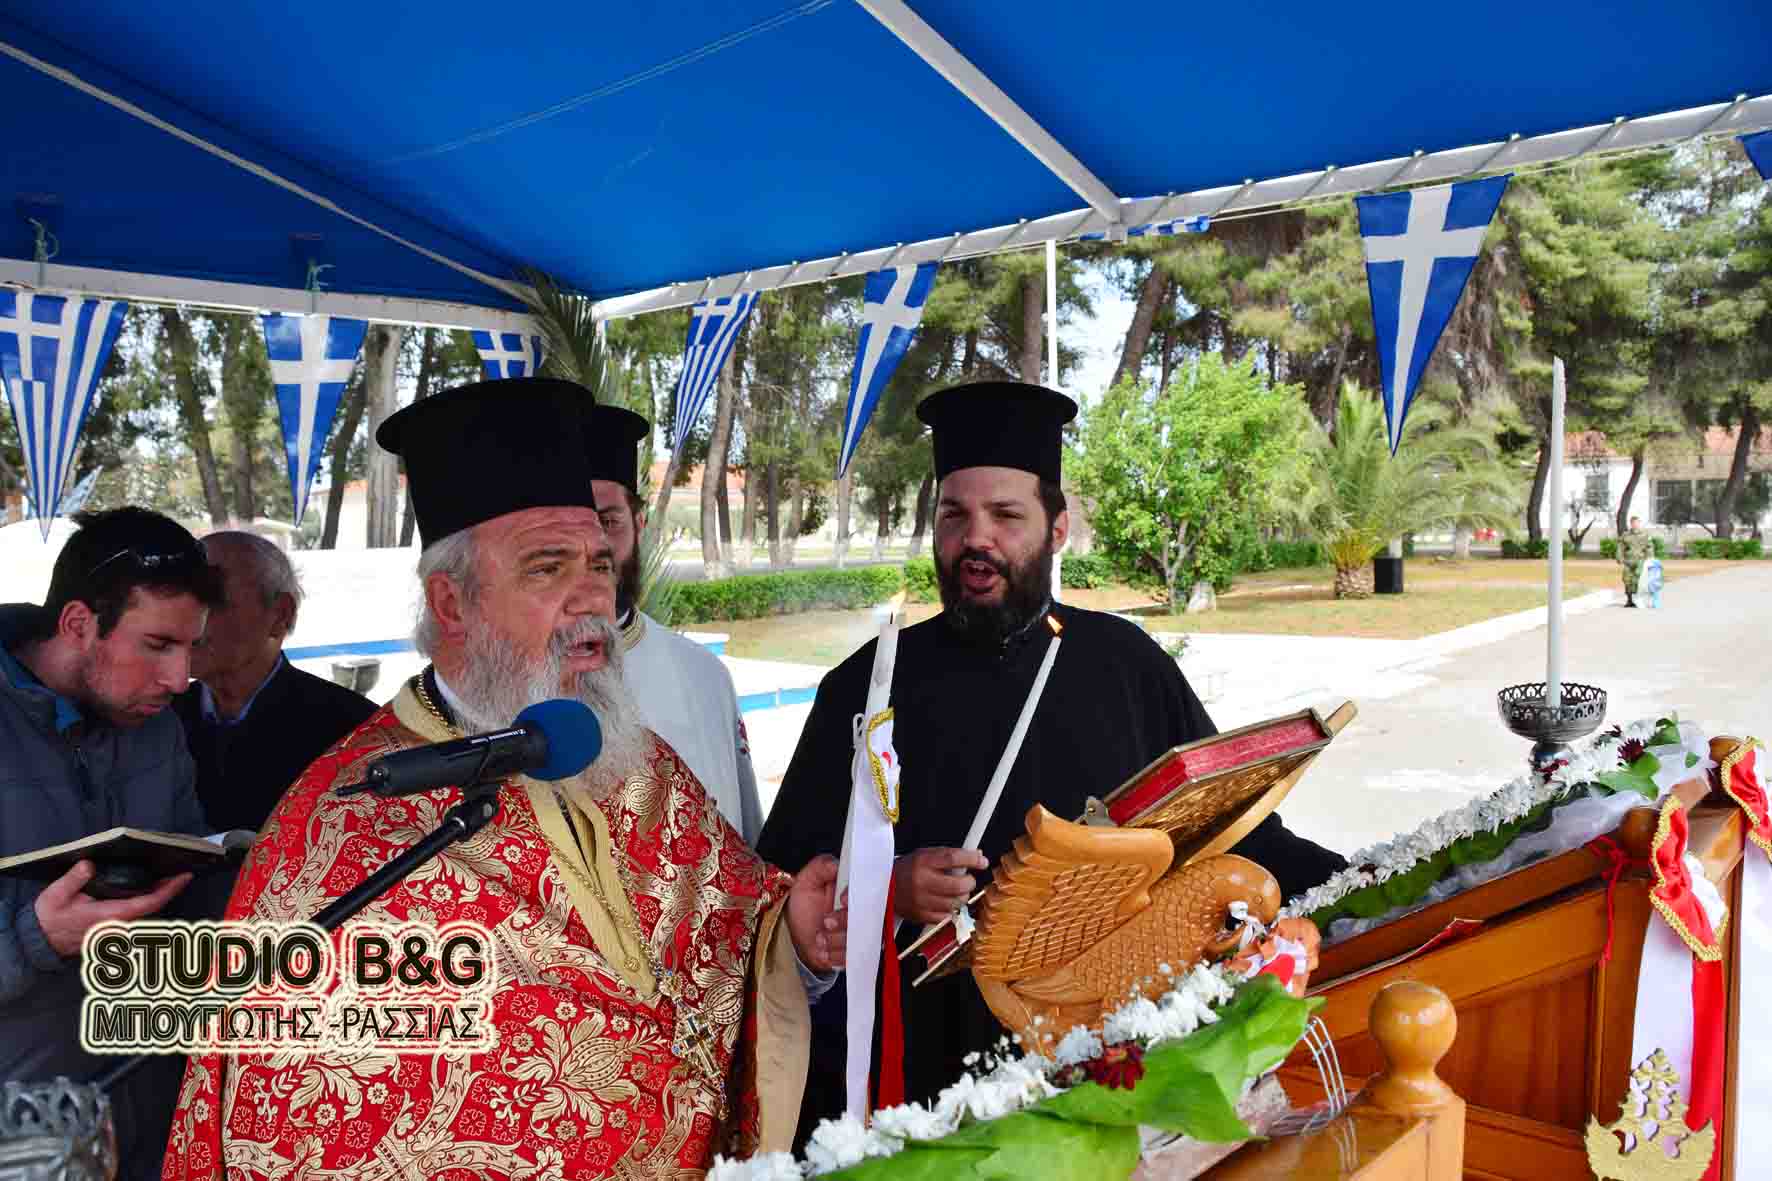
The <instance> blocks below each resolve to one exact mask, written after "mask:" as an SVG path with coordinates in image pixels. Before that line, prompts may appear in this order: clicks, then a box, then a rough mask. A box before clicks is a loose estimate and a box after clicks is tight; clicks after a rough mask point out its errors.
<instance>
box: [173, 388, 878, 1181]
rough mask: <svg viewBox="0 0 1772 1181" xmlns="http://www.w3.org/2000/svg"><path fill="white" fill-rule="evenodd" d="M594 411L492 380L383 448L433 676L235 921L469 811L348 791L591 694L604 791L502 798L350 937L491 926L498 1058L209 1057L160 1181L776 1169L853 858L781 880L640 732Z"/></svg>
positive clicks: (337, 764) (298, 913)
mask: <svg viewBox="0 0 1772 1181" xmlns="http://www.w3.org/2000/svg"><path fill="white" fill-rule="evenodd" d="M590 405H591V398H590V394H589V392H588V391H586V390H584V389H582V388H581V387H578V386H575V385H571V384H569V383H565V382H558V381H550V380H544V379H534V378H530V379H520V380H511V381H497V382H485V383H480V384H477V385H471V386H466V387H462V388H459V389H455V390H451V391H448V392H446V393H443V394H440V395H437V396H435V397H432V398H428V399H426V400H425V401H423V402H420V403H416V404H414V405H413V406H411V407H409V408H407V409H405V410H403V411H401V412H399V413H398V414H395V415H393V416H392V417H390V418H389V419H388V420H387V422H385V423H384V424H383V425H382V427H381V429H380V430H379V431H377V433H376V441H377V442H378V443H379V444H380V445H381V446H382V447H384V448H386V449H387V450H389V451H392V452H394V453H396V454H398V455H400V456H401V457H402V458H403V459H404V460H405V463H406V471H407V481H408V487H409V489H410V495H411V496H412V500H413V506H414V510H415V512H416V515H417V518H418V525H419V529H420V532H421V535H422V539H423V541H424V551H423V554H422V556H421V558H420V562H419V576H420V580H421V582H422V583H423V591H424V602H423V605H422V607H421V612H420V619H419V623H418V628H417V637H416V638H417V642H418V646H419V648H420V650H421V651H422V652H424V654H425V655H427V656H428V657H429V658H430V660H431V662H432V663H431V665H430V667H428V668H426V669H425V670H424V672H422V673H421V674H420V675H418V676H416V677H414V678H413V679H412V680H411V681H409V682H408V683H407V684H406V686H405V687H404V688H403V689H402V690H401V691H400V693H399V695H398V696H396V697H395V699H394V700H393V701H392V702H391V703H389V705H387V706H385V707H383V708H382V709H380V710H378V711H377V712H376V713H375V714H374V715H373V716H372V717H370V718H369V720H368V721H366V722H365V723H364V724H363V725H362V726H360V727H359V728H358V729H357V730H355V731H354V732H353V733H351V734H350V735H348V736H346V737H345V738H344V739H342V740H340V741H339V742H338V743H337V744H336V745H335V746H334V747H333V748H332V749H331V750H330V751H328V752H327V753H326V754H324V755H322V756H321V757H320V758H319V759H318V760H316V761H315V762H314V764H313V765H312V766H310V767H309V768H308V770H307V771H306V772H305V773H304V774H303V776H302V777H301V778H300V779H299V780H298V781H297V782H296V783H295V785H294V786H293V787H292V788H291V789H290V790H289V791H288V792H287V793H286V794H285V795H284V797H283V799H282V801H281V802H280V803H279V804H278V806H277V808H276V810H275V811H274V812H273V813H272V814H271V817H270V819H269V820H268V821H267V823H266V825H265V828H264V829H263V831H262V832H261V834H260V836H259V839H258V842H257V844H256V845H255V846H254V847H253V851H252V854H251V856H250V857H249V859H248V861H247V863H246V866H245V868H244V869H243V870H242V872H241V874H240V878H239V881H238V884H237V885H236V887H235V891H234V896H233V899H232V901H231V902H230V904H229V907H228V911H227V917H228V918H229V919H232V920H241V921H248V920H250V921H266V922H295V921H300V920H305V919H308V918H309V917H311V916H312V915H313V914H314V913H315V912H316V911H318V910H319V909H320V908H322V907H323V906H325V905H326V904H328V903H329V902H331V901H333V900H335V899H337V898H338V897H340V896H341V895H343V894H345V893H346V892H347V891H349V890H350V889H351V888H352V887H354V886H356V885H357V884H359V883H360V882H362V881H363V880H364V879H365V878H366V877H368V876H369V874H370V873H372V872H373V871H374V870H375V869H376V868H378V867H379V866H381V865H383V864H385V863H386V862H388V861H389V860H390V859H392V858H393V857H394V856H395V855H397V854H398V853H399V852H401V851H402V850H403V849H404V848H406V847H407V846H409V845H411V844H412V843H413V842H414V841H416V840H418V839H419V838H420V837H422V836H423V835H425V834H426V833H428V832H430V831H432V830H433V829H435V828H436V827H437V825H438V824H439V822H440V821H441V820H442V819H443V817H444V815H445V814H446V813H447V812H448V811H449V809H450V808H451V807H453V806H454V805H455V804H456V803H458V802H459V801H460V799H461V793H460V791H458V790H457V789H456V788H446V789H439V790H436V791H432V792H428V793H424V794H421V795H415V796H410V797H404V798H393V799H381V798H379V797H376V796H374V795H370V794H361V795H353V796H350V797H346V798H341V797H340V796H339V795H338V794H336V792H335V791H334V789H335V788H336V787H339V786H343V785H345V784H352V783H356V782H358V781H360V780H361V779H362V777H363V772H364V770H365V768H366V766H367V764H368V763H369V762H370V761H371V760H373V759H376V758H378V757H381V756H383V755H387V754H389V753H392V752H394V751H398V750H404V749H410V748H412V747H416V746H420V745H423V744H425V743H432V742H443V741H448V740H451V739H454V738H459V737H461V736H463V735H465V734H472V733H476V732H479V731H483V730H489V729H495V728H500V727H504V726H506V725H508V724H509V723H510V721H511V719H512V718H513V717H514V716H515V715H516V714H517V713H519V712H520V711H521V710H522V709H524V708H525V707H526V706H528V705H531V704H533V703H535V702H538V701H543V700H547V699H550V698H555V697H570V698H576V699H577V700H580V701H582V702H584V703H585V704H586V705H589V706H590V707H591V708H592V710H593V711H595V713H596V714H597V715H598V717H599V719H600V720H601V723H602V729H603V749H602V753H601V755H600V756H599V757H598V759H597V760H596V761H595V762H593V763H592V764H591V765H590V767H589V768H587V769H586V770H585V771H584V772H583V773H582V774H581V775H579V776H578V777H577V778H576V779H573V780H569V781H565V782H560V783H541V782H535V781H532V780H529V779H527V778H521V777H519V778H514V779H511V780H509V781H507V782H505V783H504V784H503V785H502V787H501V790H500V792H499V797H498V802H499V813H498V816H497V817H496V819H494V820H493V821H492V823H491V824H490V825H489V826H488V827H487V828H485V829H484V830H483V831H481V832H480V833H479V834H477V835H476V836H474V837H472V838H471V839H469V840H467V841H466V842H463V843H458V844H455V845H451V846H450V847H449V848H448V849H446V850H445V851H444V852H443V853H442V855H441V856H439V857H438V858H437V859H435V860H434V861H431V862H429V863H428V864H427V865H425V866H424V867H422V868H420V869H419V870H418V871H416V872H415V873H413V874H412V875H411V876H410V877H408V878H407V879H406V880H405V881H403V882H401V883H400V884H399V885H397V886H395V887H394V888H392V889H390V890H389V891H387V892H386V893H385V894H383V895H382V896H381V897H380V898H379V899H377V900H376V901H375V902H374V903H373V904H372V905H371V906H370V907H369V908H368V909H367V910H366V911H364V912H363V913H362V915H361V916H360V918H358V919H354V920H352V921H351V922H350V923H347V924H346V926H345V928H344V933H346V934H348V933H349V931H350V930H351V928H352V926H353V925H354V924H356V923H359V922H375V923H378V924H382V925H390V926H398V925H400V924H403V923H410V922H417V923H423V924H435V925H441V924H444V923H448V922H451V921H456V920H467V921H472V922H474V923H477V924H479V925H481V926H483V927H486V928H489V929H491V930H492V931H493V933H494V937H495V939H496V941H497V946H498V957H497V961H496V962H497V970H498V980H497V987H496V991H495V993H494V998H493V1001H492V1005H491V1010H490V1015H489V1022H490V1024H491V1025H492V1026H493V1027H494V1028H495V1029H496V1031H497V1042H496V1045H495V1046H494V1048H492V1049H491V1050H490V1051H486V1052H475V1053H455V1054H446V1053H443V1054H436V1055H432V1054H429V1053H416V1054H415V1053H403V1052H402V1051H401V1049H400V1047H399V1046H398V1045H397V1044H394V1045H381V1046H371V1047H369V1048H367V1049H364V1048H357V1049H353V1050H349V1051H347V1050H344V1049H339V1050H320V1051H318V1052H314V1053H303V1054H287V1053H285V1054H281V1055H274V1054H257V1055H253V1054H242V1055H238V1056H226V1057H224V1056H221V1055H207V1056H204V1055H194V1056H193V1057H192V1059H191V1062H190V1066H189V1068H188V1070H187V1072H186V1075H185V1081H184V1086H183V1088H182V1089H181V1091H180V1094H179V1101H178V1111H177V1114H176V1117H175V1119H174V1123H173V1131H172V1138H171V1142H170V1143H169V1145H168V1151H167V1160H166V1166H165V1172H164V1176H165V1177H167V1178H188V1177H217V1178H219V1177H221V1176H223V1175H226V1176H227V1177H229V1178H230V1179H233V1178H240V1179H259V1178H270V1177H283V1176H288V1175H304V1176H306V1175H316V1176H318V1175H327V1176H350V1177H353V1178H360V1179H363V1181H395V1179H401V1181H404V1179H406V1178H412V1177H456V1176H460V1177H463V1178H466V1177H474V1178H488V1179H501V1181H502V1179H511V1178H530V1177H560V1176H607V1175H611V1174H620V1175H630V1174H631V1175H645V1176H697V1175H699V1174H700V1173H701V1171H703V1170H705V1169H706V1168H707V1167H708V1165H709V1163H710V1161H711V1160H712V1158H713V1156H714V1154H715V1153H716V1152H721V1153H725V1154H727V1155H729V1156H733V1155H748V1154H749V1153H750V1152H752V1151H757V1150H760V1149H776V1148H786V1147H787V1146H788V1144H789V1142H790V1140H791V1137H792V1134H793V1129H794V1122H795V1118H796V1115H797V1111H798V1107H799V1102H800V1092H801V1088H802V1086H803V1084H804V1080H805V1076H806V1054H807V1029H808V1017H807V997H808V992H809V991H811V992H812V993H817V992H819V991H821V990H823V989H824V988H828V987H829V985H830V983H831V982H832V980H833V979H834V977H835V970H836V969H837V968H838V967H840V966H841V964H842V956H843V941H842V937H841V932H842V929H843V916H842V914H841V912H839V911H837V910H836V909H835V898H834V893H835V891H834V884H835V877H836V864H835V861H834V860H833V859H831V858H828V857H825V858H819V859H816V860H814V861H813V862H812V863H810V864H808V865H807V866H806V867H805V868H804V869H803V870H802V871H801V872H800V873H799V874H798V875H797V876H794V877H790V876H789V875H788V874H786V873H784V872H782V871H781V870H779V869H776V868H774V867H772V866H769V865H766V864H764V863H763V862H762V861H761V860H759V859H758V858H757V857H756V855H755V854H754V853H752V852H751V851H750V849H749V847H748V846H747V845H746V844H745V843H744V841H743V840H742V839H741V838H740V836H739V834H738V833H737V832H735V831H734V830H733V829H732V827H731V826H730V825H728V824H727V823H726V822H725V821H724V820H723V819H722V818H721V816H720V813H719V812H718V811H717V810H716V809H715V807H714V805H713V803H712V802H711V801H710V800H709V798H708V795H707V793H706V792H705V791H704V790H703V787H702V785H701V784H700V783H699V782H698V781H697V779H696V777H695V775H694V774H693V773H692V772H691V770H690V769H689V768H688V767H686V766H685V765H684V763H683V762H682V760H681V759H680V758H679V757H678V755H677V753H676V752H675V751H674V750H673V749H672V748H671V746H670V745H669V744H668V743H666V742H665V741H664V740H662V739H661V738H659V737H658V736H657V735H656V734H654V733H653V732H652V731H650V730H648V729H647V728H646V727H645V725H644V724H643V723H642V722H641V720H640V714H639V713H638V711H637V710H636V709H635V707H634V703H633V700H632V698H631V696H630V694H629V693H628V691H627V689H626V687H625V686H624V684H623V682H622V677H621V662H622V649H621V644H620V638H619V632H618V630H617V629H616V627H615V626H614V623H613V617H614V614H615V563H614V558H613V554H612V552H611V548H610V545H609V543H608V540H607V539H606V538H605V536H604V534H603V531H602V527H601V524H600V523H599V520H598V515H597V511H596V505H595V501H594V500H593V497H592V490H591V472H590V470H589V466H588V464H587V461H586V454H585V449H584V447H583V439H584V430H585V423H586V411H587V409H588V408H589V407H590Z"/></svg>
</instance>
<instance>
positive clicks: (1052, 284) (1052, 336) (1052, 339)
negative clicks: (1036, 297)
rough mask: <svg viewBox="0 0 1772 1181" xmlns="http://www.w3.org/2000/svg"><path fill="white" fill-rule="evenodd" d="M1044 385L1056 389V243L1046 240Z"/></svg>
mask: <svg viewBox="0 0 1772 1181" xmlns="http://www.w3.org/2000/svg"><path fill="white" fill-rule="evenodd" d="M1046 384H1047V385H1049V386H1051V387H1052V388H1053V389H1057V388H1058V243H1057V242H1054V241H1052V240H1051V239H1050V238H1048V239H1047V240H1046Z"/></svg>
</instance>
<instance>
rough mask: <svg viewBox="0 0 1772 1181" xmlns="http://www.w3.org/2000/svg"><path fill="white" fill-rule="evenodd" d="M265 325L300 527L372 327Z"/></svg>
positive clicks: (328, 320) (312, 321) (329, 320)
mask: <svg viewBox="0 0 1772 1181" xmlns="http://www.w3.org/2000/svg"><path fill="white" fill-rule="evenodd" d="M264 324H265V352H267V353H268V354H270V358H271V383H272V384H273V385H275V386H276V387H277V417H278V418H279V420H280V421H281V422H282V424H283V451H284V454H285V456H286V458H287V459H288V462H289V491H290V493H291V494H292V495H293V496H294V497H295V523H296V524H297V525H299V524H301V519H302V514H303V513H305V512H306V511H307V507H308V490H309V489H311V488H312V487H313V486H314V476H315V475H316V474H317V473H318V472H319V470H320V453H321V451H322V450H323V449H324V448H325V446H326V436H327V435H328V434H329V433H331V431H332V420H333V418H334V417H335V416H336V415H337V414H338V403H339V398H340V397H341V396H342V395H343V394H344V391H345V386H346V385H348V384H349V383H350V380H351V369H352V368H353V367H354V366H355V365H356V364H357V353H358V351H359V350H361V349H362V348H363V337H364V334H366V333H367V332H368V331H369V324H368V322H367V321H364V320H346V319H344V318H343V317H340V316H282V315H276V314H272V315H268V316H265V317H264Z"/></svg>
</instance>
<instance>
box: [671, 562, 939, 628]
mask: <svg viewBox="0 0 1772 1181" xmlns="http://www.w3.org/2000/svg"><path fill="white" fill-rule="evenodd" d="M930 578H931V582H933V579H934V565H933V564H931V566H930ZM904 584H905V578H904V573H903V572H902V571H900V570H899V568H898V567H896V566H859V567H856V568H854V569H851V570H788V571H784V572H781V573H776V574H739V575H736V576H734V577H732V578H717V579H714V580H713V581H712V582H680V583H678V584H677V585H676V587H675V588H674V597H673V601H672V611H671V624H672V625H673V626H675V627H681V626H683V625H685V624H691V623H710V622H713V621H716V620H723V619H761V618H762V617H763V616H765V615H789V614H792V613H794V612H796V611H816V610H819V609H821V608H835V609H846V608H852V607H871V606H873V605H874V604H875V603H881V602H884V601H886V600H887V599H890V598H891V597H892V596H893V595H895V594H897V593H898V592H899V590H900V589H902V588H903V587H904Z"/></svg>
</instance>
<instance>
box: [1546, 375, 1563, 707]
mask: <svg viewBox="0 0 1772 1181" xmlns="http://www.w3.org/2000/svg"><path fill="white" fill-rule="evenodd" d="M1549 493H1550V549H1549V556H1550V603H1549V604H1548V605H1547V607H1546V612H1545V620H1546V625H1545V648H1546V656H1545V664H1546V670H1545V675H1544V682H1545V683H1544V703H1545V704H1546V705H1547V706H1549V707H1551V708H1552V709H1555V708H1557V707H1558V706H1560V705H1562V704H1563V359H1562V358H1561V357H1553V358H1552V359H1551V420H1550V489H1549Z"/></svg>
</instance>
